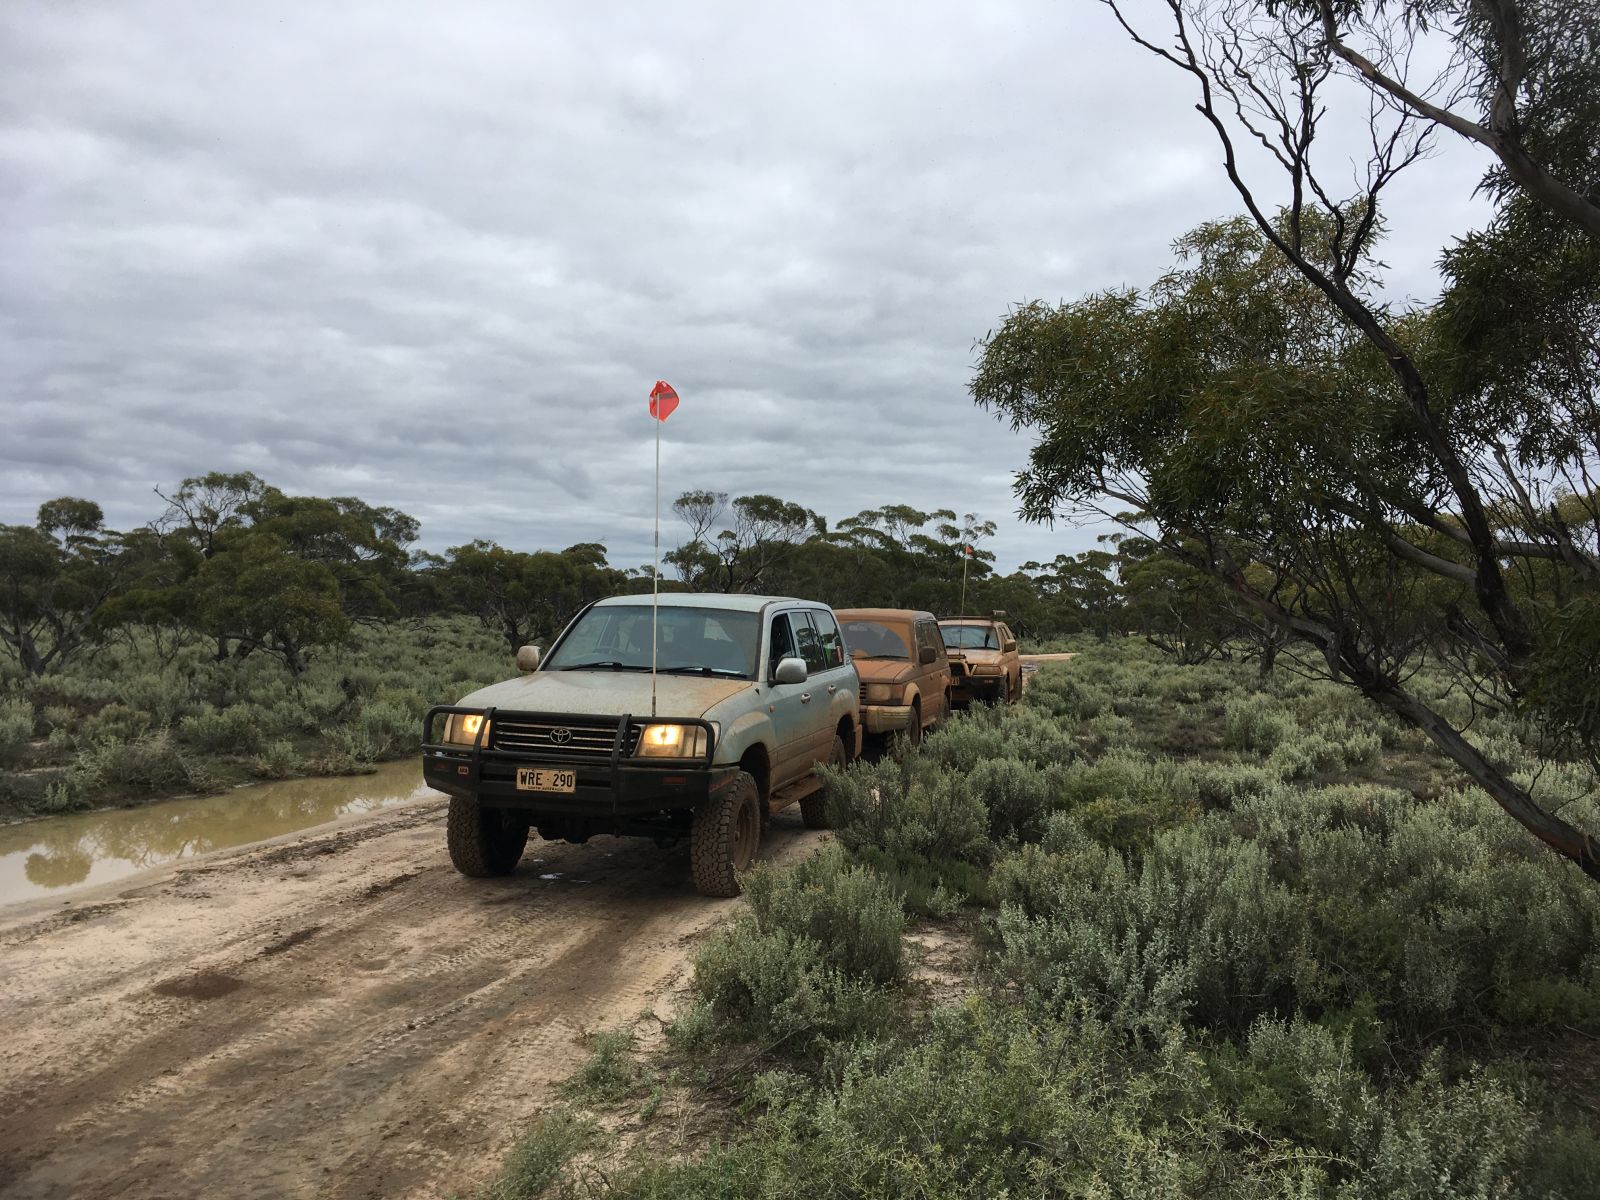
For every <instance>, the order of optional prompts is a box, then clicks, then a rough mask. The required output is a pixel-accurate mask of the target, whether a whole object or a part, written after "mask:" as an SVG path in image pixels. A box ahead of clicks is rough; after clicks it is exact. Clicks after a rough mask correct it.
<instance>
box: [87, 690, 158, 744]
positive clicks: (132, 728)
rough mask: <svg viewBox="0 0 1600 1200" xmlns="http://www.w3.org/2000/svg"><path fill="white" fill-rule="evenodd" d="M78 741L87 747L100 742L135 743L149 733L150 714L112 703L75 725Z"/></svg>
mask: <svg viewBox="0 0 1600 1200" xmlns="http://www.w3.org/2000/svg"><path fill="white" fill-rule="evenodd" d="M77 726H78V740H79V741H80V742H83V743H84V744H85V745H87V746H94V745H97V744H98V743H100V742H110V741H117V742H132V741H137V740H138V739H139V738H141V737H143V736H144V735H145V734H146V733H148V732H149V731H150V714H149V713H147V712H140V711H139V710H137V709H133V708H129V707H128V706H127V705H126V704H122V703H119V702H115V701H114V702H112V703H111V704H108V705H106V706H105V707H104V708H102V709H101V710H100V711H99V712H97V713H94V714H93V715H92V716H87V717H85V718H83V720H81V721H79V722H78V723H77Z"/></svg>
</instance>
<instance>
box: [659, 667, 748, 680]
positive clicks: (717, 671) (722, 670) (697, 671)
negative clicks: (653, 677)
mask: <svg viewBox="0 0 1600 1200" xmlns="http://www.w3.org/2000/svg"><path fill="white" fill-rule="evenodd" d="M659 673H660V674H662V675H731V676H733V677H734V678H735V679H743V678H744V674H745V673H744V672H743V671H735V670H732V669H730V668H728V667H691V666H687V665H685V666H680V667H662V668H661V669H660V672H659Z"/></svg>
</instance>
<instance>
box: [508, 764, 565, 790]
mask: <svg viewBox="0 0 1600 1200" xmlns="http://www.w3.org/2000/svg"><path fill="white" fill-rule="evenodd" d="M577 790H578V773H577V772H576V771H571V770H565V769H561V768H557V767H518V768H517V791H519V792H575V791H577Z"/></svg>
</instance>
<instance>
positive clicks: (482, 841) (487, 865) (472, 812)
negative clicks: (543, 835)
mask: <svg viewBox="0 0 1600 1200" xmlns="http://www.w3.org/2000/svg"><path fill="white" fill-rule="evenodd" d="M445 844H446V845H447V846H448V847H449V849H450V862H451V863H452V864H453V865H454V866H455V869H456V870H458V871H460V872H461V873H462V874H463V875H467V876H470V877H471V878H473V879H488V878H491V877H492V876H495V875H509V874H511V872H512V871H514V870H516V867H517V860H518V859H520V858H521V857H522V851H523V848H524V847H525V846H527V844H528V826H527V825H526V824H525V823H524V822H522V821H519V820H517V819H516V817H515V816H513V815H512V814H511V813H509V812H507V811H506V810H505V809H503V808H485V807H484V806H483V805H482V804H480V803H479V802H478V801H477V800H475V799H465V798H463V797H461V796H452V797H451V799H450V817H449V820H448V821H447V822H446V823H445Z"/></svg>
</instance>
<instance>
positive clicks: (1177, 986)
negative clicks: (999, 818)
mask: <svg viewBox="0 0 1600 1200" xmlns="http://www.w3.org/2000/svg"><path fill="white" fill-rule="evenodd" d="M1020 874H1021V873H1020V872H1018V875H1020ZM1026 880H1027V883H1026V889H1025V890H1023V889H1021V888H1020V887H1019V888H1018V890H1017V891H1015V892H1013V893H1011V894H1010V895H1008V894H1007V893H1004V892H1002V893H1000V896H1001V899H1002V910H1001V917H1000V921H999V932H1000V937H1001V941H1002V944H1003V947H1004V949H1003V954H1002V959H1003V966H1004V968H1005V970H1006V973H1007V974H1008V975H1009V976H1010V977H1011V978H1013V979H1015V980H1017V981H1018V982H1019V983H1020V984H1021V985H1022V988H1023V991H1024V994H1025V996H1026V997H1027V998H1028V1000H1029V1002H1030V1003H1031V1004H1032V1005H1033V1006H1034V1007H1035V1008H1036V1009H1037V1010H1039V1011H1043V1012H1056V1011H1059V1010H1061V1009H1062V1008H1063V1007H1064V1006H1067V1005H1069V1004H1072V1003H1086V1004H1088V1005H1089V1006H1090V1007H1091V1008H1092V1009H1093V1011H1095V1012H1096V1013H1098V1014H1099V1015H1100V1016H1101V1017H1102V1018H1103V1019H1104V1020H1106V1021H1107V1022H1108V1023H1110V1024H1111V1025H1112V1026H1114V1027H1116V1028H1118V1029H1122V1030H1125V1031H1127V1032H1129V1033H1133V1034H1139V1035H1142V1036H1145V1037H1149V1038H1159V1037H1161V1036H1163V1035H1164V1034H1165V1033H1166V1031H1167V1030H1169V1029H1171V1028H1173V1027H1175V1026H1178V1025H1181V1024H1183V1023H1184V1022H1192V1023H1194V1024H1198V1025H1205V1026H1211V1027H1215V1028H1224V1029H1239V1028H1242V1027H1243V1026H1245V1025H1247V1024H1248V1023H1249V1022H1250V1021H1251V1020H1252V1019H1254V1018H1255V1017H1256V1016H1257V1015H1259V1014H1262V1013H1268V1012H1276V1011H1278V1010H1279V1009H1280V1008H1284V1007H1287V1006H1288V1005H1290V1004H1291V1003H1292V1001H1293V998H1294V995H1295V986H1296V980H1297V976H1298V975H1299V974H1300V973H1302V972H1303V971H1304V970H1305V965H1304V963H1303V947H1302V941H1303V928H1304V923H1305V917H1304V905H1303V902H1302V901H1300V900H1299V899H1298V898H1297V897H1296V896H1294V895H1293V894H1292V893H1291V892H1290V891H1289V890H1288V889H1286V888H1285V887H1283V886H1282V885H1281V884H1279V883H1277V882H1275V881H1274V880H1273V879H1272V877H1271V872H1270V869H1269V861H1268V858H1267V855H1266V853H1265V852H1264V851H1263V850H1262V848H1261V847H1259V846H1254V845H1252V844H1250V843H1248V842H1242V841H1239V840H1238V839H1236V838H1233V837H1231V836H1229V835H1228V833H1227V831H1226V829H1225V828H1224V827H1223V826H1222V825H1221V823H1220V822H1219V821H1218V820H1217V819H1206V820H1202V821H1200V822H1197V823H1196V824H1194V825H1190V826H1186V827H1183V828H1179V829H1172V830H1168V831H1166V832H1164V833H1162V834H1160V835H1159V836H1157V837H1156V839H1155V841H1154V842H1153V843H1152V844H1151V846H1150V847H1149V849H1148V850H1147V851H1146V852H1145V853H1144V855H1143V856H1142V859H1141V861H1140V862H1139V863H1138V864H1137V865H1130V863H1129V862H1128V861H1127V860H1126V859H1124V857H1123V856H1122V855H1121V854H1119V853H1117V852H1116V851H1113V850H1109V849H1105V848H1103V847H1093V848H1089V849H1084V850H1079V851H1077V852H1072V853H1067V854H1058V855H1052V856H1049V857H1048V858H1047V859H1039V860H1036V861H1034V862H1032V863H1030V864H1028V870H1027V872H1026ZM1013 886H1016V885H1013ZM1024 905H1026V907H1024Z"/></svg>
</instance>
